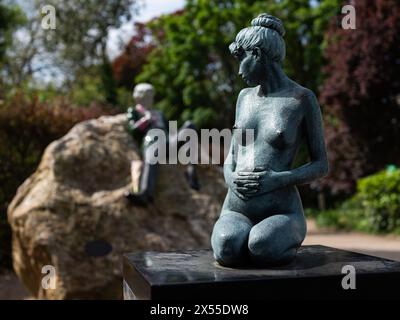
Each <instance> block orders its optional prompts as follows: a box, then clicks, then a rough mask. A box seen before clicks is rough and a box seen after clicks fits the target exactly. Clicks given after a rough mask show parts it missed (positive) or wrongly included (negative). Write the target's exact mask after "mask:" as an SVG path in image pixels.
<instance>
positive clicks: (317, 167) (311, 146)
mask: <svg viewBox="0 0 400 320" xmlns="http://www.w3.org/2000/svg"><path fill="white" fill-rule="evenodd" d="M302 108H304V125H305V130H306V139H307V145H308V150H309V154H310V162H309V163H307V164H305V165H303V166H301V167H298V168H295V169H292V170H288V171H283V172H276V175H277V177H276V178H277V180H278V185H279V187H285V186H290V185H298V184H303V183H309V182H311V181H313V180H315V179H318V178H321V177H323V176H325V175H326V174H327V173H328V159H327V154H326V148H325V142H324V134H323V123H322V114H321V109H320V107H319V104H318V101H317V98H316V97H315V95H314V93H313V92H312V91H308V92H307V93H306V94H305V95H304V96H303V100H302Z"/></svg>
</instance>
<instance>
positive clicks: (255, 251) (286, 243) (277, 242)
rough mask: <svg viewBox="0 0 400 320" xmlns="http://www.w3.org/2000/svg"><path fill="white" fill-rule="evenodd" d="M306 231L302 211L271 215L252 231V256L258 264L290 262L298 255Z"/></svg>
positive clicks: (250, 243) (250, 249)
mask: <svg viewBox="0 0 400 320" xmlns="http://www.w3.org/2000/svg"><path fill="white" fill-rule="evenodd" d="M306 232H307V227H306V222H305V218H304V214H303V213H302V212H296V213H289V214H277V215H273V216H270V217H268V218H266V219H264V220H262V221H261V222H259V223H258V224H256V225H255V226H254V227H253V228H252V229H251V231H250V234H249V243H248V245H249V253H250V258H251V260H252V261H253V262H254V263H256V264H258V265H274V264H282V263H288V262H290V261H291V260H292V259H293V258H294V257H295V256H296V252H297V249H298V248H299V247H300V245H301V243H302V242H303V240H304V238H305V235H306Z"/></svg>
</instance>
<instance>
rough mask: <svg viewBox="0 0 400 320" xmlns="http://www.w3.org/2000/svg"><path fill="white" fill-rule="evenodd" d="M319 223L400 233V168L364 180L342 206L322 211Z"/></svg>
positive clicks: (318, 217)
mask: <svg viewBox="0 0 400 320" xmlns="http://www.w3.org/2000/svg"><path fill="white" fill-rule="evenodd" d="M317 222H318V224H320V225H325V226H326V225H330V226H335V227H338V228H342V229H355V230H359V231H366V232H376V233H380V232H393V233H400V169H391V170H384V171H381V172H378V173H376V174H374V175H371V176H368V177H365V178H363V179H360V180H359V181H358V183H357V193H356V194H355V195H354V196H353V197H352V198H351V199H349V200H347V201H345V202H344V203H343V204H342V205H340V206H339V207H338V208H336V209H332V210H326V211H324V212H322V213H321V214H319V215H318V216H317Z"/></svg>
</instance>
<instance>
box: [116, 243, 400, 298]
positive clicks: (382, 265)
mask: <svg viewBox="0 0 400 320" xmlns="http://www.w3.org/2000/svg"><path fill="white" fill-rule="evenodd" d="M349 265H350V266H352V267H354V269H353V268H352V267H345V266H349ZM344 267H345V268H344ZM348 270H355V286H356V289H347V290H345V289H344V288H343V286H342V282H343V281H344V282H345V283H347V284H349V283H350V281H351V280H350V279H348V278H347V279H345V280H343V278H344V277H345V276H346V275H348V272H349V271H348ZM123 277H124V298H125V299H154V300H175V299H179V300H182V299H185V300H187V299H189V300H196V299H222V300H224V299H244V300H249V299H264V300H269V299H291V298H292V299H297V300H298V299H330V298H336V299H357V298H378V299H381V298H394V299H396V298H397V299H398V298H399V296H400V294H399V290H400V262H397V261H391V260H387V259H382V258H378V257H373V256H368V255H363V254H359V253H354V252H349V251H343V250H338V249H334V248H329V247H325V246H303V247H301V248H300V249H299V251H298V254H297V257H296V259H295V260H294V261H293V262H292V263H290V264H288V265H286V266H281V267H271V268H265V269H258V268H251V267H248V268H241V269H231V268H225V267H221V266H220V265H218V264H217V263H216V262H215V261H214V259H213V256H212V252H211V251H210V250H196V251H181V252H138V253H132V254H127V255H125V257H124V265H123Z"/></svg>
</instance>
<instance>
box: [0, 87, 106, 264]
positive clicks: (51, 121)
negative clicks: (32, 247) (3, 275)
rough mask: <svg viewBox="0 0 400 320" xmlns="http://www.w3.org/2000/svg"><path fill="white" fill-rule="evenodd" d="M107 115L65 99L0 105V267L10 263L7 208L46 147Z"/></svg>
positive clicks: (18, 100)
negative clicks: (84, 123)
mask: <svg viewBox="0 0 400 320" xmlns="http://www.w3.org/2000/svg"><path fill="white" fill-rule="evenodd" d="M110 112H111V110H107V109H105V108H104V107H101V106H98V105H97V106H96V105H92V106H91V107H88V108H78V107H74V106H72V105H70V104H69V102H68V101H66V100H65V99H56V100H55V101H54V102H53V103H52V104H49V103H43V102H40V100H39V98H35V99H29V98H26V96H24V95H18V94H17V95H16V96H15V97H14V98H13V99H12V100H11V101H9V102H7V103H6V104H5V105H0V186H1V188H0V265H2V266H4V265H8V266H9V265H10V261H11V259H10V230H9V227H8V225H7V215H6V211H7V206H8V204H9V202H10V201H11V200H12V197H13V196H14V194H15V192H16V190H17V188H18V186H19V185H20V184H21V183H22V182H23V181H24V180H25V179H26V178H27V177H29V175H30V174H32V172H33V171H34V170H35V168H36V166H37V165H38V163H39V161H40V158H41V155H42V152H43V151H44V149H45V148H46V146H47V145H48V144H49V143H50V142H52V141H53V140H55V139H57V138H59V137H61V136H62V135H64V134H65V133H66V132H67V131H68V130H69V129H70V128H71V127H72V126H73V125H74V124H76V123H78V122H81V121H83V120H86V119H90V118H95V117H98V116H100V115H102V114H105V113H110Z"/></svg>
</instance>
